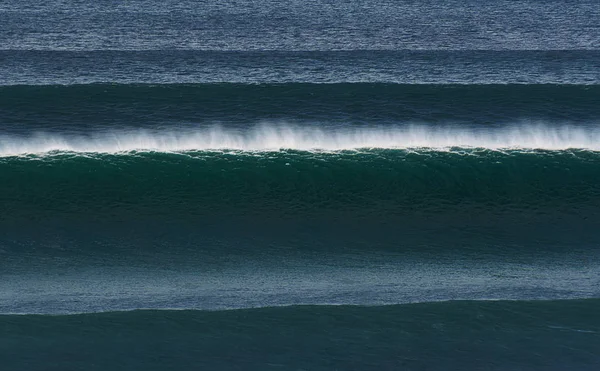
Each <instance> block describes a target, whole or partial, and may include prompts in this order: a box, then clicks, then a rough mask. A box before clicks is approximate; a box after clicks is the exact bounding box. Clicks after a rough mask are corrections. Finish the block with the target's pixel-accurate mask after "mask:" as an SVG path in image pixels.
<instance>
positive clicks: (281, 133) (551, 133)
mask: <svg viewBox="0 0 600 371" xmlns="http://www.w3.org/2000/svg"><path fill="white" fill-rule="evenodd" d="M365 148H378V149H416V148H427V149H438V150H448V149H451V148H485V149H491V150H501V149H542V150H565V149H584V150H592V151H597V150H600V128H596V127H588V128H583V127H571V126H563V127H549V126H544V125H524V126H518V127H508V128H500V129H498V128H496V129H466V128H459V127H438V128H435V127H430V126H419V125H409V126H392V127H371V128H349V127H345V128H332V129H323V128H315V127H302V126H292V125H257V126H254V127H251V128H249V129H239V128H225V127H222V126H211V127H206V128H198V129H185V130H184V129H182V130H170V131H150V130H120V131H116V130H111V131H109V132H97V133H93V134H87V135H83V134H78V135H68V134H50V133H36V134H33V135H31V136H0V156H15V155H24V154H43V153H48V152H55V151H61V152H62V151H65V152H83V153H119V152H131V151H156V152H185V151H198V150H200V151H202V150H240V151H278V150H283V149H291V150H300V151H340V150H355V149H365Z"/></svg>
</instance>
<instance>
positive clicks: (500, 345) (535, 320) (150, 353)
mask: <svg viewBox="0 0 600 371" xmlns="http://www.w3.org/2000/svg"><path fill="white" fill-rule="evenodd" d="M599 306H600V303H599V302H598V300H593V299H588V300H574V301H557V302H501V301H500V302H445V303H426V304H414V305H403V306H387V307H349V306H319V307H314V306H300V307H285V308H263V309H257V310H241V311H225V312H196V311H134V312H125V313H123V312H121V313H99V314H85V315H75V316H0V328H2V329H3V337H2V340H0V344H2V345H3V346H2V347H0V356H1V357H2V359H4V360H5V363H4V364H5V367H7V368H10V369H21V368H23V367H26V368H27V369H29V370H42V369H44V370H47V369H52V370H54V369H56V370H58V369H61V368H63V369H64V368H65V367H71V368H77V369H79V368H87V366H88V365H89V364H93V365H95V366H96V367H97V368H99V369H100V368H101V369H113V370H121V369H130V367H131V365H135V367H142V368H143V369H145V370H164V369H173V368H175V369H186V367H189V365H191V364H193V365H194V367H198V368H202V369H220V370H221V369H233V368H231V359H232V357H233V358H235V359H236V361H237V362H239V363H240V364H243V365H244V368H245V369H256V370H258V369H263V367H264V366H265V365H273V366H272V367H278V368H284V369H291V368H294V367H298V366H300V367H303V368H305V369H311V370H327V369H335V368H338V369H341V368H347V367H352V368H357V369H361V370H380V369H381V367H382V365H385V366H387V367H389V368H390V369H409V370H413V369H414V370H417V369H428V370H462V369H464V367H465V365H468V367H469V368H473V369H478V368H488V367H492V368H491V369H494V370H509V369H515V368H518V369H521V370H539V369H544V370H561V369H577V370H585V371H587V370H589V371H592V370H595V369H596V368H597V365H598V363H599V362H600V354H599V353H598V349H600V336H599V334H600V323H599V322H598V319H597V316H595V315H594V314H595V313H597V311H598V308H599ZM39 328H43V329H44V332H43V333H39V330H38V329H39ZM490 334H493V336H489V335H490ZM515 343H518V344H519V346H518V347H515V346H514V344H515ZM565 344H568V345H569V346H568V347H566V346H565ZM324 348H326V349H327V356H323V349H324ZM365 348H368V349H369V351H368V352H365V350H364V349H365ZM156 349H161V354H168V355H169V356H168V357H167V356H163V357H157V356H156ZM232 349H235V352H233V353H234V354H232ZM458 350H460V351H458ZM162 352H164V353H162ZM473 354H477V357H473ZM532 354H540V355H543V356H539V357H536V356H532ZM498 360H502V362H501V363H498ZM48 365H51V366H50V368H49V366H48ZM275 365H276V366H275ZM490 365H492V366H490Z"/></svg>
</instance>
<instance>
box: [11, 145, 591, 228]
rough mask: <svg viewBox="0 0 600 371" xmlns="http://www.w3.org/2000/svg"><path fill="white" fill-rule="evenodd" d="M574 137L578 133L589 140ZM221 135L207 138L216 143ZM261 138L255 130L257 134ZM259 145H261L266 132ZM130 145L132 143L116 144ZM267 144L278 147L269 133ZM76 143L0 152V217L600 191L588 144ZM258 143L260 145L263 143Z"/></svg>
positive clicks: (495, 199) (542, 200)
mask: <svg viewBox="0 0 600 371" xmlns="http://www.w3.org/2000/svg"><path fill="white" fill-rule="evenodd" d="M275 138H276V139H277V137H275ZM357 138H358V139H357ZM372 138H375V140H374V141H373V142H372V144H375V143H376V142H377V140H380V139H381V138H378V137H377V136H373V137H372ZM384 138H385V136H384ZM424 138H425V139H429V140H430V141H433V142H435V140H436V139H435V137H434V138H433V139H432V138H428V137H424ZM439 138H441V139H442V142H444V140H446V141H450V142H451V141H452V138H448V137H447V136H441V135H440V137H439ZM584 138H585V137H584V136H581V138H580V139H581V140H582V141H585V140H587V139H589V137H588V138H585V139H584ZM226 139H227V140H226V142H228V143H239V144H238V145H241V146H246V145H247V143H250V146H249V147H250V148H260V146H261V145H263V144H262V143H261V144H258V146H256V144H255V143H254V142H253V140H250V141H244V140H241V141H239V142H237V141H236V140H235V137H234V139H233V140H232V138H229V137H226ZM181 140H182V141H186V140H190V141H191V142H194V140H195V139H194V138H191V139H190V138H187V139H186V138H181ZM221 140H223V139H222V138H217V139H216V142H217V143H220V142H219V141H221ZM229 140H230V142H229ZM263 140H265V139H263V138H259V139H258V142H259V143H260V142H261V141H263ZM344 140H346V141H347V142H349V143H352V141H353V140H354V141H355V142H354V143H353V144H356V143H361V140H364V141H365V143H369V140H370V137H369V136H368V135H357V136H356V137H352V136H348V137H342V139H338V140H336V139H333V140H330V139H328V141H327V143H328V144H329V145H332V146H333V147H334V148H336V147H337V146H340V145H343V144H341V143H344ZM371 140H372V139H371ZM209 141H210V137H209ZM265 141H266V143H270V141H269V139H268V138H267V139H266V140H265ZM285 142H286V141H285V140H283V143H285ZM34 143H35V142H34ZM50 143H53V142H52V141H50ZM59 143H60V142H59ZM83 143H85V142H83ZM101 143H102V142H101ZM118 143H119V141H116V143H114V145H115V147H116V148H111V147H110V146H109V145H104V147H100V148H102V149H104V150H107V149H109V150H114V149H117V148H118ZM130 143H136V141H135V140H133V141H131V142H129V143H127V144H123V147H125V148H127V145H128V144H129V145H131V144H130ZM173 143H176V141H174V142H173ZM273 143H276V144H277V145H281V142H278V141H277V140H274V141H273ZM289 143H291V145H292V146H293V145H294V144H295V145H297V146H302V145H303V144H304V145H306V144H307V143H315V142H313V141H310V140H306V139H305V138H303V139H299V140H297V141H295V140H293V138H292V139H290V140H289ZM473 143H476V142H475V141H474V142H473ZM121 144H122V143H121ZM444 144H446V143H444ZM61 145H62V146H65V147H67V148H69V149H72V148H71V147H69V146H68V145H67V144H65V143H61V144H59V145H58V146H61ZM80 145H81V147H77V145H76V144H74V145H73V146H74V148H75V149H79V150H85V152H84V153H72V152H50V154H48V153H46V154H44V155H42V156H40V155H22V156H9V157H3V158H0V171H1V172H2V174H3V182H2V184H1V185H0V190H1V192H0V194H1V196H0V199H2V203H3V205H4V210H5V211H6V213H5V214H4V215H3V217H2V219H4V220H7V219H10V218H11V217H13V216H16V215H26V214H27V213H36V214H37V213H46V212H48V213H54V214H55V215H59V214H63V213H77V214H82V215H85V214H87V215H93V214H95V213H96V212H101V213H102V212H107V211H108V210H111V212H117V211H118V210H122V211H128V212H130V213H134V214H137V213H143V214H156V215H162V214H165V213H166V214H169V215H172V214H180V215H181V216H182V217H183V216H185V215H189V214H193V215H197V214H198V213H201V214H204V215H210V213H213V212H214V213H221V212H225V211H226V210H229V211H228V212H229V213H236V212H237V213H241V212H242V210H244V211H243V212H244V213H246V212H250V211H251V212H254V213H263V212H264V213H269V212H271V213H276V214H286V213H292V214H293V213H299V212H301V213H305V212H308V213H318V212H319V210H331V211H343V210H346V211H347V210H354V212H356V213H359V214H362V213H367V214H368V213H374V214H378V213H385V214H401V213H404V212H407V211H410V210H415V209H421V211H422V212H429V213H435V212H437V211H440V210H450V209H466V208H471V207H474V208H482V209H491V208H497V209H498V210H510V209H521V210H530V209H535V210H536V212H542V211H544V210H546V211H547V212H559V211H560V210H563V208H565V209H566V208H567V207H574V206H575V205H580V206H581V207H583V206H585V205H587V206H588V207H590V206H592V205H595V204H596V201H597V200H598V195H599V193H600V188H599V184H600V154H599V153H598V152H594V151H587V150H561V151H549V150H532V149H527V150H519V149H508V150H502V151H499V150H489V149H464V148H456V147H452V148H449V149H447V150H445V151H439V150H432V149H422V148H421V149H404V150H402V149H363V150H343V151H333V152H320V151H316V152H314V151H313V152H308V151H294V150H280V151H274V152H273V151H271V152H244V151H241V152H240V151H230V150H227V151H190V150H188V151H185V152H179V153H164V152H151V151H150V152H146V151H144V152H137V151H134V152H125V153H113V154H111V153H94V152H92V153H90V152H87V151H89V149H90V148H93V149H97V148H95V147H94V146H93V145H92V146H90V147H87V146H86V145H85V144H83V145H82V144H80ZM163 145H164V144H163ZM234 145H235V144H234ZM25 146H27V145H25ZM165 146H168V144H167V145H165ZM135 147H136V146H135V145H132V148H127V149H133V148H135ZM208 147H210V145H209V146H208ZM26 148H27V147H26ZM35 148H38V149H39V148H40V147H35ZM42 148H44V147H43V146H42ZM149 148H152V147H149ZM184 148H185V145H184ZM217 148H218V147H217ZM266 148H270V146H269V145H268V144H267V145H266ZM342 148H343V147H342ZM350 148H351V147H350ZM20 149H22V148H20ZM44 149H46V150H47V149H52V147H50V148H44ZM177 149H181V147H178V148H177ZM143 210H146V211H143Z"/></svg>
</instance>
